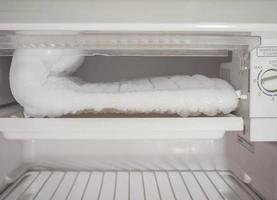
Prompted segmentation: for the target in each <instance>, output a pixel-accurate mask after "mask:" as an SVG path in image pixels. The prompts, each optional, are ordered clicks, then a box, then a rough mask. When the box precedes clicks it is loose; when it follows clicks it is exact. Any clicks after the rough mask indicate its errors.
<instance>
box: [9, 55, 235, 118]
mask: <svg viewBox="0 0 277 200" xmlns="http://www.w3.org/2000/svg"><path fill="white" fill-rule="evenodd" d="M36 53H37V56H35V55H36ZM76 53H78V52H76ZM23 54H25V55H23ZM47 54H49V55H47ZM26 55H32V56H26ZM42 55H45V56H42ZM61 55H62V52H61V51H57V50H55V51H54V52H53V51H46V50H20V51H17V52H16V53H15V55H14V57H13V60H12V66H11V71H10V83H11V90H12V93H13V95H14V97H15V98H16V100H17V101H18V102H19V103H20V104H21V105H22V106H23V107H24V112H25V114H26V115H28V116H33V117H43V116H50V117H54V116H61V115H64V114H69V113H77V112H82V111H89V110H90V111H94V112H103V111H105V110H114V111H117V112H122V113H130V112H132V113H134V112H139V113H151V112H154V113H178V114H180V115H182V116H189V115H193V116H195V115H200V114H205V115H208V116H214V115H216V114H219V113H224V114H227V113H230V112H232V111H233V110H234V109H235V108H236V107H237V104H238V98H237V95H236V93H235V91H234V89H233V88H232V87H231V86H230V85H229V84H228V83H227V82H226V81H224V80H221V79H216V78H207V77H205V76H202V75H194V76H185V75H179V76H168V77H153V78H145V79H137V80H130V81H121V82H113V83H85V82H82V81H81V80H79V79H77V78H74V77H72V76H71V74H72V73H73V72H74V71H75V70H76V69H77V68H78V67H80V66H81V64H82V63H83V57H80V56H61Z"/></svg>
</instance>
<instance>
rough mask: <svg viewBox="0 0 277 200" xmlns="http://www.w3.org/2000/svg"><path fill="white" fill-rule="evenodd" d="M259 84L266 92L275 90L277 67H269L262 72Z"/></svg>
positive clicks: (276, 89)
mask: <svg viewBox="0 0 277 200" xmlns="http://www.w3.org/2000/svg"><path fill="white" fill-rule="evenodd" d="M261 85H262V87H263V89H264V90H266V91H268V92H277V69H269V70H267V71H265V72H264V73H263V74H262V77H261Z"/></svg>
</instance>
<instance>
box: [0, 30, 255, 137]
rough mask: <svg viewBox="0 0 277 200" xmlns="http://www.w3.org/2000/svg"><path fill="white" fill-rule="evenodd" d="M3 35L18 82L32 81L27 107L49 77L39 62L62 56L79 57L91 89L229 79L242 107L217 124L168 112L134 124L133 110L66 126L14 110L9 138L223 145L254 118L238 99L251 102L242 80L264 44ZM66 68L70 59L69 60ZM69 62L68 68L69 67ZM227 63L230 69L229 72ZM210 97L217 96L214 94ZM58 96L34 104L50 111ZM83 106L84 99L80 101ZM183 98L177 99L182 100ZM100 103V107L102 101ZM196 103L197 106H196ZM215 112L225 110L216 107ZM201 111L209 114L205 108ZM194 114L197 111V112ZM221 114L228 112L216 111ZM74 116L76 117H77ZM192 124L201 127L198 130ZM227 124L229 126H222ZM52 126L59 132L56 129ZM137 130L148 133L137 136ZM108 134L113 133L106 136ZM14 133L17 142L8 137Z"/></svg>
mask: <svg viewBox="0 0 277 200" xmlns="http://www.w3.org/2000/svg"><path fill="white" fill-rule="evenodd" d="M1 34H2V35H1V38H0V49H1V51H0V52H2V53H1V54H2V55H12V54H13V55H14V61H15V60H16V61H17V62H16V64H18V65H20V66H19V68H18V69H20V74H19V75H18V76H16V77H17V78H13V79H12V83H13V84H14V83H16V82H17V81H20V80H21V81H22V80H24V78H25V79H26V81H22V83H21V84H17V86H19V87H23V85H24V87H23V89H19V90H18V91H20V92H22V91H24V90H25V88H28V89H27V90H28V92H29V95H27V94H26V95H27V96H26V95H25V97H26V98H25V100H26V99H27V100H26V103H27V104H28V103H29V102H31V99H35V98H34V97H36V95H37V93H36V92H33V91H35V90H33V89H32V88H29V86H30V84H31V83H32V82H33V81H32V80H33V79H36V78H38V77H39V76H40V75H41V74H43V70H41V69H39V68H38V67H36V66H37V65H35V64H34V62H35V63H37V61H38V63H40V61H41V62H43V63H44V64H45V66H48V65H51V63H52V62H56V60H55V59H56V58H57V57H59V56H62V57H63V58H69V59H71V58H78V59H77V61H78V60H79V58H80V59H82V60H84V63H83V64H82V65H81V66H77V68H78V67H79V68H78V70H77V71H76V72H75V73H74V74H73V76H74V77H76V76H77V77H78V78H81V79H83V80H84V81H86V82H90V83H96V82H101V83H106V82H113V81H119V80H122V79H137V80H141V79H143V78H145V77H146V78H147V77H152V76H154V77H155V76H163V77H165V76H174V75H178V74H185V75H193V74H202V75H205V76H207V77H218V78H222V79H225V80H226V81H227V82H229V83H230V84H231V85H232V86H233V87H234V89H235V90H238V92H237V93H235V92H233V93H232V95H233V98H234V99H235V101H239V105H238V109H237V110H235V111H234V112H232V114H229V115H228V114H227V113H230V112H231V111H232V110H234V109H235V107H234V108H233V109H231V110H230V111H228V112H226V113H225V112H223V113H225V114H223V115H222V114H218V115H216V113H214V112H213V113H212V114H211V115H216V116H214V117H207V116H206V117H205V116H201V115H200V114H201V113H199V112H197V111H196V112H195V113H194V114H193V115H197V116H198V117H195V116H191V117H189V118H186V117H184V118H179V117H177V116H176V115H174V114H176V113H174V112H173V113H171V112H168V113H166V112H164V113H163V114H165V115H163V116H162V117H161V116H159V115H155V114H156V113H155V112H154V114H153V113H147V114H150V115H145V116H143V114H144V113H139V112H138V115H136V114H134V115H133V116H134V117H131V116H130V114H133V112H134V111H132V110H131V113H127V115H126V116H125V117H121V116H120V117H121V118H118V117H119V116H113V117H107V116H105V115H103V116H101V114H100V115H99V116H98V115H94V116H91V115H89V114H88V115H86V114H82V113H81V114H80V113H77V114H79V115H75V117H79V118H78V119H75V118H74V120H72V119H68V118H65V117H71V118H72V117H74V115H70V116H68V115H66V116H65V115H63V116H62V119H49V118H45V119H34V118H26V119H20V118H21V117H26V114H27V117H28V112H25V115H24V114H22V112H21V111H19V112H16V111H15V112H14V113H13V111H14V110H13V111H11V112H8V114H7V115H6V116H5V117H6V118H2V119H0V121H1V122H0V123H2V124H3V126H2V130H1V132H2V133H3V134H4V135H5V137H7V138H13V139H16V138H17V139H24V137H25V138H29V139H31V137H35V138H44V139H46V138H51V137H53V138H66V137H68V138H78V137H79V138H109V137H111V138H124V137H127V138H143V137H144V138H154V137H157V138H168V137H169V138H174V137H175V138H176V137H177V138H203V137H204V138H209V137H211V138H219V137H222V136H223V135H224V133H225V132H236V131H242V130H243V120H242V115H247V113H246V112H242V111H243V109H244V108H245V106H241V102H240V100H237V99H239V98H240V97H241V96H245V95H244V94H245V93H246V92H247V91H245V88H246V87H247V86H245V84H244V83H242V81H241V80H239V81H238V80H237V79H238V77H237V76H241V74H243V73H242V71H243V70H244V69H247V67H248V64H249V63H248V59H249V57H248V55H249V52H250V51H251V50H252V49H253V48H255V47H256V46H257V45H259V43H260V38H259V37H255V36H249V35H242V34H237V35H235V34H227V33H222V34H221V35H220V34H217V35H216V34H213V33H184V32H183V33H182V32H174V33H167V32H136V33H134V32H108V33H107V32H106V33H104V32H80V33H72V32H43V33H42V32H18V33H15V32H2V33H1ZM92 55H102V56H92ZM119 55H120V56H119ZM122 55H124V56H122ZM131 55H132V56H131ZM134 55H135V56H134ZM18 58H24V59H23V60H22V62H20V61H21V60H20V59H18ZM65 60H67V59H65ZM73 60H74V59H73ZM23 61H24V62H23ZM62 61H64V60H63V59H62ZM25 62H26V63H25ZM38 63H37V64H38ZM62 63H63V64H66V63H67V62H65V63H64V62H62ZM74 63H75V62H74ZM77 63H79V62H77ZM225 63H230V65H227V64H225ZM52 64H53V63H52ZM67 64H68V63H67ZM79 64H80V63H79ZM30 66H31V68H32V69H33V71H34V72H36V73H34V74H33V75H31V76H30V78H27V75H28V72H29V70H28V69H27V68H29V67H30ZM66 66H67V65H66ZM48 67H49V66H48ZM58 70H65V69H58ZM74 70H76V69H74ZM60 72H64V71H55V72H53V73H54V74H55V73H58V74H59V73H60ZM61 78H63V77H61ZM47 79H48V78H47ZM39 80H40V79H39ZM43 80H44V79H43ZM149 80H152V79H149ZM149 82H151V81H149ZM42 84H43V83H42ZM25 85H26V87H25ZM54 85H55V84H54ZM54 85H53V86H54ZM131 92H132V91H131ZM206 92H207V91H206ZM207 95H210V94H209V92H207ZM52 97H54V95H53V94H49V96H48V97H47V96H46V97H43V98H40V99H41V100H38V99H39V98H38V99H37V100H35V102H40V101H42V100H43V101H44V102H45V103H46V104H47V99H48V98H52ZM76 99H77V100H78V98H77V97H76ZM142 99H143V98H142ZM156 99H157V100H161V101H163V100H164V101H166V98H158V97H157V98H156ZM176 99H177V100H178V98H176ZM199 99H202V98H199ZM214 99H217V98H214ZM227 99H228V98H227ZM107 100H108V101H109V100H110V101H113V98H106V101H107ZM152 100H155V98H152ZM217 100H218V99H217ZM59 101H60V103H61V104H66V101H69V102H70V101H71V100H70V98H69V99H66V100H61V99H57V102H59ZM140 101H141V103H140V104H147V103H146V102H145V101H144V100H140ZM212 101H213V100H212ZM97 102H98V103H99V102H100V104H101V100H100V101H97ZM192 102H194V101H193V100H192ZM208 102H209V100H208ZM46 104H45V105H46ZM75 104H76V103H74V106H75ZM235 104H236V103H235ZM214 105H219V104H217V103H214ZM244 105H245V104H244ZM171 106H173V103H171ZM198 107H199V108H203V106H201V105H200V106H198ZM206 107H207V106H206ZM242 107H243V109H242ZM18 108H19V110H20V109H21V108H20V107H18ZM49 108H51V109H54V110H55V111H56V110H58V109H56V107H55V106H54V105H53V107H51V105H50V107H49ZM189 108H190V109H191V108H193V106H190V107H189ZM207 108H209V106H208V107H207ZM7 110H9V109H7ZM92 110H93V109H92ZM108 110H109V108H108ZM110 110H112V109H110ZM156 110H159V108H154V111H156ZM196 110H197V109H196ZM214 110H215V111H217V112H218V113H222V111H221V110H218V109H217V108H215V109H214ZM135 111H136V110H135ZM4 113H6V112H4ZM73 114H76V113H75V112H74V111H73ZM141 114H142V115H141ZM168 114H169V115H168ZM172 114H173V115H172ZM177 114H178V113H177ZM4 115H5V114H4ZM2 116H3V115H2ZM38 116H39V115H38ZM8 117H9V118H8ZM80 117H81V118H80ZM84 117H89V119H84ZM103 117H104V118H103ZM105 117H107V118H108V119H105ZM128 118H132V119H128ZM167 119H168V120H167ZM98 123H100V124H102V126H101V127H100V129H99V126H97V124H98ZM128 123H130V124H128ZM14 124H17V126H15V125H14ZM107 124H109V126H107ZM192 124H199V126H193V125H192ZM222 124H225V125H224V126H222ZM19 127H20V128H19ZM49 127H53V128H50V129H49ZM54 127H55V128H54ZM59 127H60V128H61V129H59ZM82 127H85V128H82ZM27 129H28V130H27ZM163 129H166V130H171V132H173V134H171V135H170V134H169V133H168V132H167V133H165V131H164V130H163ZM114 130H115V131H114ZM138 130H139V131H142V132H144V133H145V134H141V135H140V134H138V132H139V131H138ZM23 132H24V133H23ZM57 132H59V133H57ZM65 132H66V133H65ZM73 132H74V133H73ZM30 133H31V134H30ZM102 133H107V135H106V134H102ZM9 134H12V135H11V136H9ZM23 135H24V136H23ZM39 135H44V136H39ZM46 135H47V136H46ZM50 135H51V136H50ZM138 135H139V136H138ZM56 136H57V137H56Z"/></svg>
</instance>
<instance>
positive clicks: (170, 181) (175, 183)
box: [0, 170, 261, 200]
mask: <svg viewBox="0 0 277 200" xmlns="http://www.w3.org/2000/svg"><path fill="white" fill-rule="evenodd" d="M0 199H1V200H16V199H20V200H127V199H128V200H192V199H196V200H202V199H203V200H207V199H211V200H217V199H228V200H253V199H254V200H261V199H260V198H259V197H258V196H257V195H256V194H255V193H254V192H253V191H252V190H251V189H250V188H248V187H247V186H245V185H244V184H243V183H241V182H239V180H238V179H236V178H235V177H234V176H233V175H232V173H231V172H229V171H47V170H45V171H30V172H27V173H26V174H24V175H23V176H22V177H21V178H20V179H19V180H17V181H16V182H15V183H14V184H13V185H11V186H10V187H9V188H7V189H6V190H5V191H4V192H3V193H2V195H1V196H0Z"/></svg>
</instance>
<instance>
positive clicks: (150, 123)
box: [0, 115, 243, 139]
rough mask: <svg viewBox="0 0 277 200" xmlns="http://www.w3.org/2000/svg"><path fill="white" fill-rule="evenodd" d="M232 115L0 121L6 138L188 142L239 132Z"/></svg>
mask: <svg viewBox="0 0 277 200" xmlns="http://www.w3.org/2000/svg"><path fill="white" fill-rule="evenodd" d="M242 130H243V119H242V118H241V117H236V116H234V115H225V116H222V117H220V116H219V117H188V118H175V117H173V118H172V117H171V118H1V119H0V132H1V133H2V134H3V135H4V137H5V138H7V139H189V138H195V139H200V138H221V137H223V135H224V134H225V132H227V131H228V132H230V131H242Z"/></svg>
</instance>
